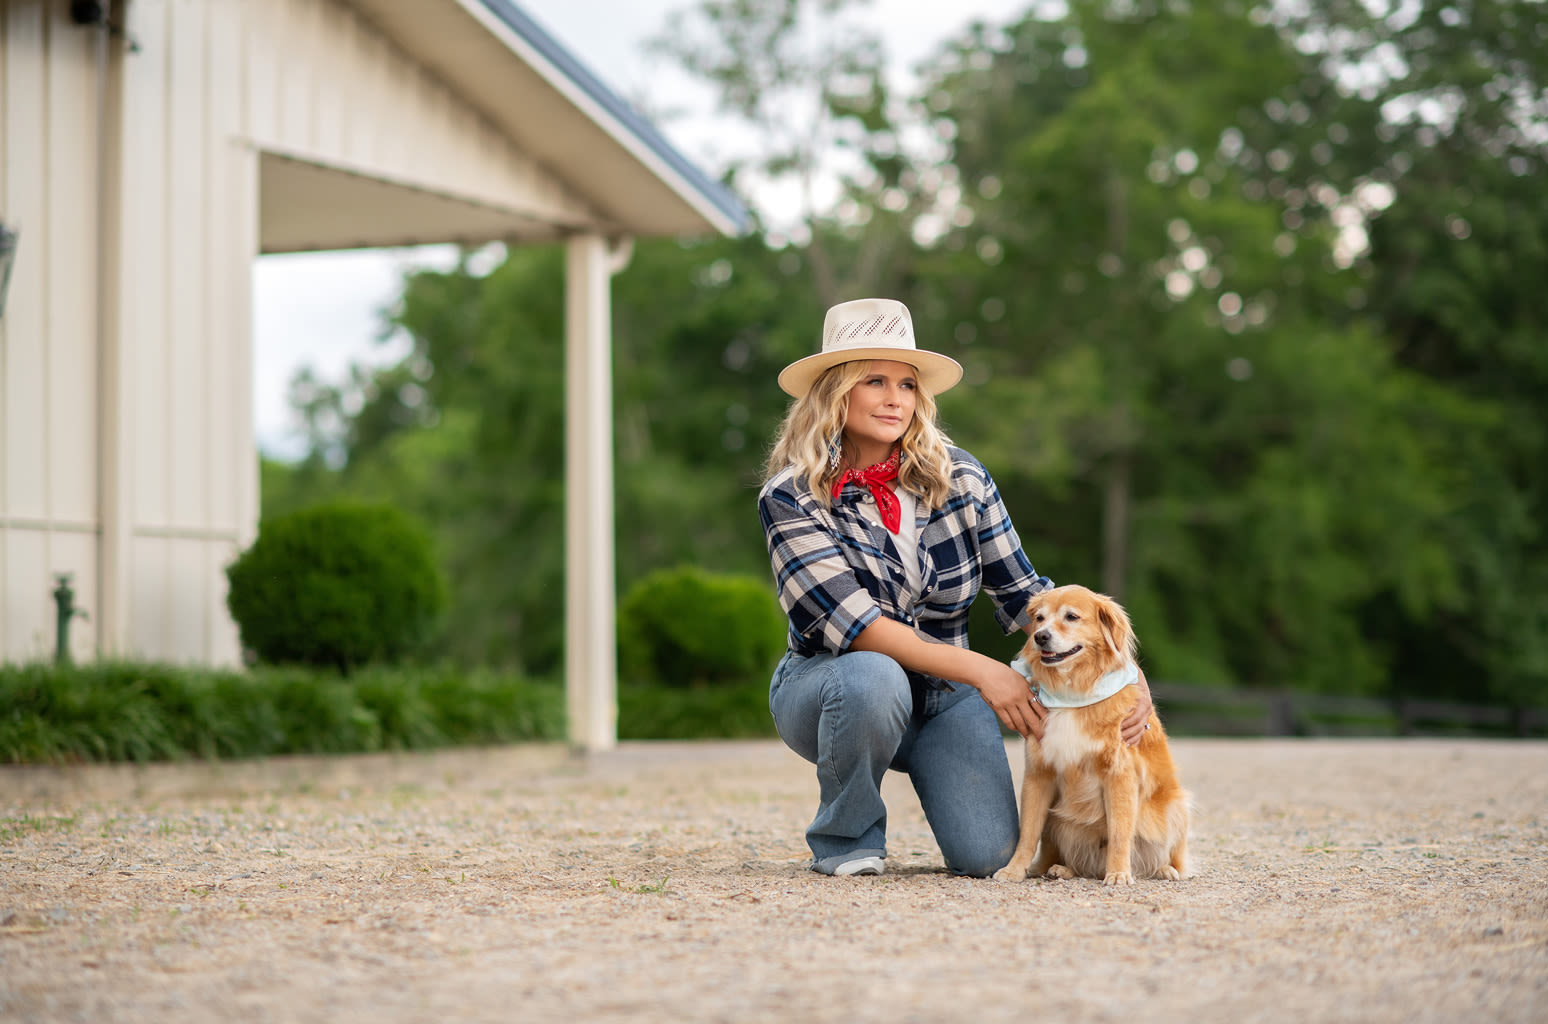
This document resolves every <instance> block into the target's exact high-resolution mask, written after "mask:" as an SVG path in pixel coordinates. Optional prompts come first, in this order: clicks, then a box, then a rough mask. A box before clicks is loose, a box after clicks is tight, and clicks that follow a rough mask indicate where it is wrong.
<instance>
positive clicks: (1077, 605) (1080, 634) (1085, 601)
mask: <svg viewBox="0 0 1548 1024" xmlns="http://www.w3.org/2000/svg"><path fill="white" fill-rule="evenodd" d="M1030 611H1031V614H1032V625H1033V630H1032V638H1031V640H1029V641H1028V642H1027V644H1026V646H1025V647H1023V648H1022V652H1021V656H1022V659H1023V660H1024V661H1026V662H1027V663H1028V664H1031V665H1035V666H1037V668H1038V669H1041V673H1039V674H1044V675H1047V674H1049V673H1053V672H1056V673H1058V674H1059V675H1060V676H1061V677H1062V678H1063V679H1064V680H1065V681H1066V682H1068V683H1075V682H1076V681H1077V679H1081V680H1084V679H1089V680H1090V681H1091V682H1092V683H1094V682H1095V681H1096V680H1097V679H1098V678H1100V677H1101V676H1102V675H1104V674H1106V673H1108V672H1111V671H1113V670H1114V669H1117V668H1119V667H1121V666H1122V665H1123V663H1124V661H1125V660H1127V659H1131V658H1133V657H1134V649H1135V642H1134V630H1133V628H1132V627H1131V626H1130V625H1129V616H1128V613H1126V612H1125V611H1124V610H1123V608H1122V607H1120V606H1119V604H1118V602H1116V601H1114V600H1113V599H1112V598H1110V597H1107V596H1106V595H1103V594H1097V593H1093V592H1092V591H1090V590H1087V589H1086V588H1085V587H1080V586H1067V587H1056V588H1055V589H1053V590H1050V591H1047V592H1045V593H1043V594H1039V595H1038V596H1037V597H1035V598H1033V600H1032V607H1031V609H1030ZM1034 671H1037V669H1034Z"/></svg>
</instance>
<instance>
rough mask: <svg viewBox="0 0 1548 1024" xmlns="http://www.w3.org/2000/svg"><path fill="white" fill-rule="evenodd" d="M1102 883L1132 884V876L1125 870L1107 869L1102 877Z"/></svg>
mask: <svg viewBox="0 0 1548 1024" xmlns="http://www.w3.org/2000/svg"><path fill="white" fill-rule="evenodd" d="M1102 884H1103V885H1133V884H1134V876H1133V875H1132V874H1130V873H1129V872H1127V871H1109V872H1108V873H1107V877H1106V878H1104V879H1102Z"/></svg>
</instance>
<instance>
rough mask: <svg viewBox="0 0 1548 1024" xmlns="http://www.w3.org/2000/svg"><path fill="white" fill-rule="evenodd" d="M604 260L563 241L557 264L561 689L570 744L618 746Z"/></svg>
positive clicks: (590, 241) (592, 247) (607, 264)
mask: <svg viewBox="0 0 1548 1024" xmlns="http://www.w3.org/2000/svg"><path fill="white" fill-rule="evenodd" d="M611 262H612V254H611V253H610V252H609V250H608V245H607V241H606V239H604V238H602V237H600V236H598V235H580V236H577V237H575V238H572V239H570V241H569V243H568V246H567V251H566V259H565V363H564V372H565V439H564V440H565V444H564V457H565V537H564V546H565V552H564V557H565V594H564V598H565V600H564V686H565V709H566V712H567V716H568V720H569V737H570V745H571V746H572V747H574V748H575V749H578V750H582V751H588V752H589V751H597V750H610V749H612V748H613V747H614V746H615V745H617V743H618V677H617V671H618V655H617V646H616V642H615V638H614V621H615V619H614V616H615V610H614V603H613V587H614V575H613V374H612V343H613V327H612V300H611V286H612V267H611Z"/></svg>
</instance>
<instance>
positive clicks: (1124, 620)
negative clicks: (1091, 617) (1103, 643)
mask: <svg viewBox="0 0 1548 1024" xmlns="http://www.w3.org/2000/svg"><path fill="white" fill-rule="evenodd" d="M1096 605H1097V621H1098V622H1100V623H1101V624H1102V636H1103V638H1104V639H1106V640H1107V645H1108V646H1109V647H1111V648H1112V649H1113V653H1114V654H1116V655H1118V657H1120V658H1128V659H1129V660H1131V661H1132V660H1133V659H1134V655H1135V652H1136V650H1137V649H1138V647H1139V642H1138V640H1136V639H1135V637H1134V627H1133V626H1131V625H1130V624H1129V613H1128V612H1126V611H1124V610H1123V606H1122V605H1120V604H1119V603H1118V602H1117V601H1114V600H1113V599H1112V598H1110V597H1108V596H1107V595H1106V594H1097V595H1096Z"/></svg>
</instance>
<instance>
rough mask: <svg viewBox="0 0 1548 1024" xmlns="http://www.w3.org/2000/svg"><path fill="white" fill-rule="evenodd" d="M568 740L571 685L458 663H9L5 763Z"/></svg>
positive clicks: (2, 700) (0, 738) (0, 679)
mask: <svg viewBox="0 0 1548 1024" xmlns="http://www.w3.org/2000/svg"><path fill="white" fill-rule="evenodd" d="M563 738H564V690H563V689H562V688H561V687H559V686H556V685H554V684H552V683H547V682H540V681H531V680H526V679H521V678H518V677H515V676H508V675H494V674H491V673H487V672H475V673H472V674H471V675H469V674H464V673H461V672H459V671H457V670H455V669H451V668H439V669H424V668H405V669H386V668H376V667H372V668H369V669H365V670H363V671H360V672H357V673H355V674H353V675H351V676H349V677H347V678H346V677H341V676H339V675H338V674H337V673H336V672H334V671H332V670H317V669H308V668H299V667H285V668H260V669H254V670H252V671H251V672H237V671H231V670H226V669H208V668H197V667H188V666H173V665H164V664H156V663H134V662H95V663H92V664H88V665H79V666H77V665H55V664H52V663H46V664H45V663H41V662H39V663H33V664H27V665H9V664H0V764H47V763H62V762H77V761H135V762H144V761H175V760H180V759H183V758H189V757H198V758H206V759H216V758H232V757H267V756H271V755H276V754H322V753H339V754H342V753H369V752H373V751H378V750H431V749H435V748H438V747H447V746H466V745H470V744H485V743H519V742H533V741H541V742H549V741H556V740H560V739H563Z"/></svg>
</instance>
